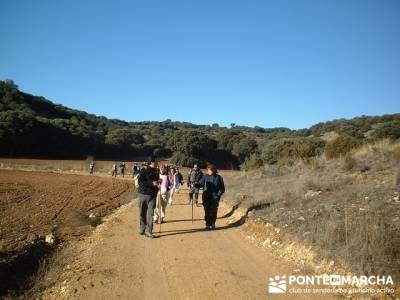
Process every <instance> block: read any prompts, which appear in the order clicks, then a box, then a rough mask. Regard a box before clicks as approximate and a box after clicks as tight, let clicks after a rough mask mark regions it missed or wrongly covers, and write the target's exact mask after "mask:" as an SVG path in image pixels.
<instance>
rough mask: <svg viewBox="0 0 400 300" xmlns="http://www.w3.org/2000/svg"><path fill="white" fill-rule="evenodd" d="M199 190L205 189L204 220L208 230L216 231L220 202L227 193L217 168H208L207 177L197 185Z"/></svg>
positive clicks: (203, 197)
mask: <svg viewBox="0 0 400 300" xmlns="http://www.w3.org/2000/svg"><path fill="white" fill-rule="evenodd" d="M195 186H196V187H197V188H203V195H202V200H203V207H204V220H205V221H206V227H205V229H206V230H213V229H215V222H216V220H217V214H218V206H219V201H220V199H221V196H222V194H223V193H225V184H224V180H223V178H222V176H221V175H219V174H218V171H217V168H216V167H215V166H213V165H209V166H208V167H207V175H205V176H203V177H202V178H201V179H200V180H199V181H198V182H196V183H195Z"/></svg>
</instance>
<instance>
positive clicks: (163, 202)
mask: <svg viewBox="0 0 400 300" xmlns="http://www.w3.org/2000/svg"><path fill="white" fill-rule="evenodd" d="M170 189H171V181H170V177H169V174H168V168H167V167H166V166H163V167H162V169H161V171H160V191H159V193H160V195H159V196H160V197H157V201H156V209H155V210H154V222H156V223H162V222H163V220H164V218H165V209H166V207H167V202H168V198H169V193H170Z"/></svg>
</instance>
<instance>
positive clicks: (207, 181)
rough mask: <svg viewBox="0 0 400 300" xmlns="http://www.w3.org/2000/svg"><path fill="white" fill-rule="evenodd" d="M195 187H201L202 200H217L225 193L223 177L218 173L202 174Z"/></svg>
mask: <svg viewBox="0 0 400 300" xmlns="http://www.w3.org/2000/svg"><path fill="white" fill-rule="evenodd" d="M195 187H197V188H203V200H214V201H219V199H220V198H221V196H222V194H223V193H225V184H224V179H223V178H222V176H220V175H219V174H213V175H205V176H203V177H202V178H201V179H200V180H199V181H198V182H197V183H196V184H195Z"/></svg>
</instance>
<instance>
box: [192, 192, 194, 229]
mask: <svg viewBox="0 0 400 300" xmlns="http://www.w3.org/2000/svg"><path fill="white" fill-rule="evenodd" d="M193 205H194V198H193V199H192V224H193Z"/></svg>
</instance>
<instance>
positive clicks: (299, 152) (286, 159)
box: [278, 138, 325, 165]
mask: <svg viewBox="0 0 400 300" xmlns="http://www.w3.org/2000/svg"><path fill="white" fill-rule="evenodd" d="M324 146H325V141H323V140H321V139H317V138H313V139H306V138H305V139H301V140H295V141H293V143H292V144H290V145H289V146H287V147H286V148H284V149H283V150H282V151H281V152H280V153H279V159H278V162H279V163H280V164H283V165H291V164H293V163H294V162H295V161H296V160H303V161H306V160H308V159H309V158H311V157H315V156H317V155H320V154H321V153H322V152H323V149H324Z"/></svg>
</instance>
